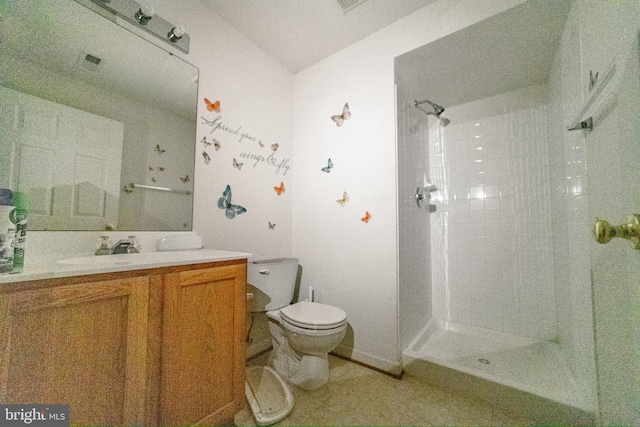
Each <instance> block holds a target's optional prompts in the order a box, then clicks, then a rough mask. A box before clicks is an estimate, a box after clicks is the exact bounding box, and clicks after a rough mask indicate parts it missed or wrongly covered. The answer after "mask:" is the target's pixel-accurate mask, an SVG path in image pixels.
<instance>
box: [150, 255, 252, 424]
mask: <svg viewBox="0 0 640 427" xmlns="http://www.w3.org/2000/svg"><path fill="white" fill-rule="evenodd" d="M246 268H247V267H246V263H242V264H235V265H227V266H221V267H215V268H205V269H199V270H192V271H186V272H181V273H171V274H166V275H165V276H164V280H165V282H164V301H163V306H164V308H163V326H162V328H163V335H162V362H161V366H162V379H161V386H160V390H161V391H160V424H161V425H192V424H197V423H198V424H208V425H215V424H219V423H222V422H228V421H230V420H231V421H232V420H233V416H234V415H235V414H236V413H237V412H238V411H240V410H241V409H242V407H243V405H244V359H245V356H244V354H245V343H244V307H245V298H246V283H247V278H246V277H247V272H246Z"/></svg>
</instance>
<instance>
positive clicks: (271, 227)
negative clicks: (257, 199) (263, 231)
mask: <svg viewBox="0 0 640 427" xmlns="http://www.w3.org/2000/svg"><path fill="white" fill-rule="evenodd" d="M275 228H276V225H275V224H272V223H271V221H269V230H273V229H275Z"/></svg>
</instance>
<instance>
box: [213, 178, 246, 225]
mask: <svg viewBox="0 0 640 427" xmlns="http://www.w3.org/2000/svg"><path fill="white" fill-rule="evenodd" d="M218 208H220V209H224V210H225V212H224V215H225V216H226V217H227V218H229V219H233V218H235V217H236V215H240V214H241V213H245V212H246V211H247V209H245V208H244V207H242V206H240V205H234V204H232V203H231V186H229V185H227V188H226V189H225V190H224V192H223V193H222V197H220V198H219V199H218Z"/></svg>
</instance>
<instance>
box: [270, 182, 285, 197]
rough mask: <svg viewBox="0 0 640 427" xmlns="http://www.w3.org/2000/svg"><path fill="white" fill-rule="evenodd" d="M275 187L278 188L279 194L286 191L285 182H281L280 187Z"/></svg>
mask: <svg viewBox="0 0 640 427" xmlns="http://www.w3.org/2000/svg"><path fill="white" fill-rule="evenodd" d="M273 189H274V190H276V193H278V196H279V195H281V194H282V193H284V182H280V187H273Z"/></svg>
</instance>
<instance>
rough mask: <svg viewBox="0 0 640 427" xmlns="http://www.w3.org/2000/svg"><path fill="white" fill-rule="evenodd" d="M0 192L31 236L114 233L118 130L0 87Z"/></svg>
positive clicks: (115, 124)
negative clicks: (25, 207)
mask: <svg viewBox="0 0 640 427" xmlns="http://www.w3.org/2000/svg"><path fill="white" fill-rule="evenodd" d="M0 122H1V123H2V124H3V126H2V128H3V129H4V132H2V133H0V147H2V148H1V149H2V153H1V157H2V160H1V162H2V167H1V169H0V187H1V188H10V189H12V190H14V191H15V190H17V191H21V192H24V193H26V194H27V196H28V200H29V205H30V207H29V210H30V212H29V225H30V227H33V228H34V229H38V230H59V229H65V228H68V226H69V224H73V228H75V229H80V230H87V229H93V230H100V229H105V227H107V224H110V225H112V226H117V220H118V198H119V192H120V163H121V158H122V138H123V130H124V127H123V124H122V123H120V122H118V121H115V120H111V119H107V118H105V117H100V116H98V115H95V114H90V113H86V112H84V111H81V110H77V109H75V108H70V107H66V106H64V105H61V104H57V103H55V102H50V101H46V100H44V99H40V98H37V97H35V96H31V95H26V94H23V93H20V92H16V91H14V90H11V89H6V88H3V87H0Z"/></svg>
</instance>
